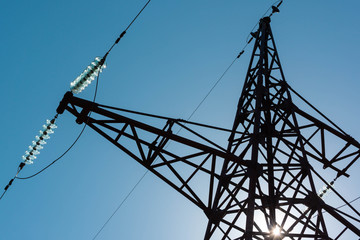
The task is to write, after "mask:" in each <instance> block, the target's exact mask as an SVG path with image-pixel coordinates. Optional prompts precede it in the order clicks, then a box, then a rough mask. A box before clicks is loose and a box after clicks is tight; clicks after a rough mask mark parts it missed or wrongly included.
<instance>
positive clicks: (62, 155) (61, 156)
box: [15, 73, 100, 180]
mask: <svg viewBox="0 0 360 240" xmlns="http://www.w3.org/2000/svg"><path fill="white" fill-rule="evenodd" d="M99 77H100V73H99V75H98V76H97V78H96V85H95V92H94V97H93V101H92V102H93V103H94V102H95V100H96V96H97V92H98V87H99ZM90 115H91V112H90V113H89V116H90ZM86 126H87V122H85V125H84V127H83V128H82V130H81V131H80V133H79V135H78V136H77V138H76V139H75V141H74V142H73V143H72V144H71V145H70V147H69V148H68V149H66V151H65V152H64V153H63V154H61V155H60V156H59V157H58V158H56V159H55V160H54V161H52V162H51V163H50V164H49V165H47V166H46V167H44V168H43V169H41V170H40V171H38V172H37V173H35V174H33V175H30V176H28V177H15V178H17V179H21V180H26V179H30V178H33V177H35V176H37V175H38V174H40V173H42V172H43V171H45V170H46V169H48V168H49V167H50V166H52V165H53V164H54V163H56V162H57V161H59V160H60V159H61V158H63V157H64V156H65V155H66V154H67V153H68V152H69V151H70V150H71V149H72V148H73V147H74V145H75V144H76V143H77V141H78V140H79V139H80V137H81V135H82V134H83V132H84V131H85V128H86Z"/></svg>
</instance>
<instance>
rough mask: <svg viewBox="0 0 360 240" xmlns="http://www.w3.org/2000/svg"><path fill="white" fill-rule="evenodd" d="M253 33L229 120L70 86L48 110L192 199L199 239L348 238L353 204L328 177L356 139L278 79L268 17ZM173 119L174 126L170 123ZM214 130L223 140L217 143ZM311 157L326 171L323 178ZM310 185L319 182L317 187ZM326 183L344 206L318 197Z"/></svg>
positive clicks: (357, 219) (355, 229) (341, 172)
mask: <svg viewBox="0 0 360 240" xmlns="http://www.w3.org/2000/svg"><path fill="white" fill-rule="evenodd" d="M253 37H254V39H255V44H254V49H253V52H252V56H251V60H250V65H249V68H248V71H247V75H246V79H245V84H244V88H243V91H242V94H241V96H240V100H239V103H238V108H237V112H236V116H235V121H234V124H233V127H232V129H231V130H229V129H224V128H220V127H215V126H209V125H206V124H201V123H194V122H189V121H184V120H181V119H173V118H167V117H162V116H156V115H151V114H145V113H140V112H135V111H130V110H125V109H120V108H116V107H111V106H105V105H101V104H98V103H94V102H90V101H87V100H84V99H80V98H77V97H74V96H73V95H72V93H71V92H68V93H66V94H65V96H64V99H63V100H62V101H61V103H60V105H59V107H58V109H57V111H58V113H60V114H61V113H63V112H64V111H65V110H67V111H68V112H70V113H72V114H73V115H74V116H75V117H76V118H77V119H76V121H77V123H79V124H81V123H85V124H87V125H88V126H89V127H91V128H92V129H94V130H95V131H97V132H98V133H99V134H101V135H102V136H103V137H105V138H106V139H107V140H108V141H110V142H111V143H113V144H114V145H115V146H117V147H118V148H120V149H121V150H122V151H123V152H125V153H126V154H128V155H129V156H130V157H131V158H133V159H135V160H136V161H138V162H139V163H140V164H142V165H143V166H144V167H146V168H147V169H148V170H149V171H151V172H152V173H154V174H155V175H156V176H158V177H159V178H161V179H162V180H163V181H165V182H166V183H167V184H169V185H170V186H171V187H173V188H174V189H175V190H176V191H178V192H179V193H180V194H182V195H183V196H185V197H186V198H187V199H189V200H190V201H191V202H193V203H194V204H196V205H197V206H198V207H199V208H201V209H202V210H203V211H204V213H205V215H206V216H207V218H208V219H209V221H208V225H207V228H206V232H205V237H204V239H206V240H207V239H233V240H235V239H239V240H240V239H242V240H250V239H266V240H270V239H272V240H274V239H314V240H315V239H316V240H320V239H323V240H325V239H326V240H330V239H340V238H343V237H344V236H345V234H350V235H349V236H353V237H354V238H353V239H357V238H358V237H359V236H360V230H359V223H360V214H359V212H358V211H357V210H356V209H355V208H354V207H352V206H351V204H350V203H349V202H347V201H346V200H345V199H344V198H343V197H342V196H341V194H339V193H338V192H337V191H336V190H335V189H334V188H333V187H332V185H333V184H334V181H335V180H336V179H337V178H338V177H340V176H347V177H348V174H347V169H348V168H349V167H350V166H351V165H352V164H353V163H354V162H355V161H356V160H357V159H358V158H359V157H360V150H359V149H360V144H359V143H358V142H357V141H355V140H354V139H353V138H351V137H350V136H349V135H347V134H346V133H345V132H343V131H342V130H341V129H340V128H338V127H337V126H336V125H335V124H333V123H332V122H331V121H330V120H329V119H327V118H326V117H325V116H324V115H322V114H321V113H320V112H319V111H317V110H316V109H315V108H314V111H315V112H317V114H318V115H319V116H320V117H321V118H322V120H319V119H318V118H315V117H313V116H312V115H310V114H308V113H306V112H304V111H302V110H301V109H300V108H298V107H297V106H296V105H295V104H294V102H293V100H292V94H294V95H295V96H297V97H298V98H300V99H302V100H303V101H304V102H305V104H308V102H307V101H306V100H305V99H303V98H302V97H301V96H300V95H298V94H297V93H296V92H295V91H294V90H292V89H291V87H290V86H289V85H288V84H287V83H286V81H285V77H284V74H283V71H282V67H281V64H280V60H279V56H278V53H277V50H276V46H275V42H274V38H273V35H272V32H271V28H270V18H269V17H266V18H263V19H261V20H260V23H259V29H258V31H257V32H256V33H254V34H253ZM308 105H309V106H310V107H312V105H310V104H308ZM90 113H91V116H90ZM134 116H137V117H138V118H141V121H138V120H135V119H134ZM148 119H151V120H150V121H151V125H150V124H146V123H145V122H146V121H148ZM157 124H159V126H161V127H156V126H154V125H157ZM179 127H180V129H181V131H182V135H180V133H179V131H178V132H176V133H174V130H175V129H176V128H177V129H179ZM221 134H226V135H227V136H228V144H227V147H223V146H222V145H223V144H221V143H218V142H219V141H220V140H221V137H220V135H221ZM208 135H209V136H210V137H208ZM170 143H171V144H170ZM314 166H317V167H319V166H320V169H321V168H323V169H321V171H328V172H330V173H329V174H330V175H331V174H334V177H335V179H334V180H333V181H330V182H328V181H327V180H326V179H325V178H324V177H323V176H322V174H323V172H320V171H318V170H316V168H315V167H314ZM319 185H321V186H324V185H325V187H324V189H323V190H322V191H321V192H320V193H318V186H319ZM330 190H332V191H333V192H334V194H333V195H335V196H336V198H338V199H340V200H341V201H343V202H344V203H345V205H346V209H345V210H344V211H341V210H340V209H336V208H333V207H331V206H330V205H328V204H327V203H325V201H324V199H323V197H324V195H325V194H326V193H327V192H328V191H330Z"/></svg>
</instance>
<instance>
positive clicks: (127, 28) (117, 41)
mask: <svg viewBox="0 0 360 240" xmlns="http://www.w3.org/2000/svg"><path fill="white" fill-rule="evenodd" d="M150 2H151V0H148V1H147V3H146V4H145V5H144V6H143V8H142V9H141V10H140V11H139V12H138V14H137V15H136V16H135V17H134V18H133V20H132V21H131V22H130V23H129V25H128V26H127V27H126V28H125V30H124V31H123V32H122V33H121V34H120V36H119V37H118V38H117V39H116V41H115V42H114V43H113V45H112V46H111V47H110V49H109V50H108V51H107V52H106V54H105V56H104V57H106V56H107V55H108V54H109V53H110V52H111V50H112V49H113V48H114V46H115V45H116V44H118V43H119V41H120V40H121V38H122V37H123V36H124V35H125V34H126V31H127V30H129V28H130V27H131V25H132V24H133V23H134V22H135V20H136V19H137V18H138V17H139V16H140V14H141V13H142V11H144V9H145V8H146V7H147V5H148V4H149V3H150Z"/></svg>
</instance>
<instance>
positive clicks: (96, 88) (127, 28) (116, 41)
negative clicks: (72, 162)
mask: <svg viewBox="0 0 360 240" xmlns="http://www.w3.org/2000/svg"><path fill="white" fill-rule="evenodd" d="M150 1H151V0H148V1H147V2H146V4H145V5H144V6H143V8H142V9H141V10H140V11H139V12H138V13H137V15H136V16H135V17H134V18H133V19H132V21H131V22H130V23H129V24H128V26H127V27H126V28H125V30H124V31H123V32H122V33H121V34H120V36H119V37H118V38H117V39H116V40H115V42H114V44H113V45H112V46H111V47H110V49H109V50H108V51H107V52H106V53H105V55H104V57H103V59H104V61H105V59H106V58H107V56H108V54H109V53H110V52H111V50H112V49H113V48H114V46H115V45H116V44H118V43H119V41H120V40H121V38H123V37H124V35H125V34H126V31H127V30H129V28H130V27H131V25H132V24H133V23H134V22H135V20H136V19H137V18H138V17H139V16H140V14H141V13H142V11H143V10H144V9H145V8H146V7H147V5H148V4H149V3H150ZM104 61H103V63H102V65H103V64H104ZM100 67H101V66H100ZM99 76H100V73H99V75H98V76H97V80H96V87H95V93H94V98H93V102H95V100H96V95H97V90H98V83H99ZM90 114H91V112H90V113H89V116H90ZM86 126H87V124H86V123H85V125H84V127H83V129H82V130H81V132H80V133H79V135H78V137H77V138H76V139H75V141H74V142H73V143H72V144H71V145H70V147H69V148H68V149H67V150H66V151H65V152H64V153H63V154H61V155H60V156H59V157H58V158H56V159H55V160H54V161H53V162H51V163H50V164H49V165H47V166H46V167H44V168H43V169H41V170H40V171H38V172H37V173H35V174H33V175H31V176H28V177H17V175H16V177H15V178H17V179H22V180H25V179H29V178H32V177H35V176H36V175H38V174H40V173H41V172H43V171H45V170H46V169H47V168H49V167H50V166H52V165H53V164H54V163H55V162H57V161H59V160H60V159H61V158H62V157H64V156H65V155H66V154H67V153H68V152H69V151H70V149H71V148H72V147H73V146H74V145H75V144H76V143H77V141H78V140H79V138H80V137H81V135H82V134H83V132H84V130H85V128H86ZM17 174H18V173H17ZM3 195H4V194H3ZM0 199H1V198H0Z"/></svg>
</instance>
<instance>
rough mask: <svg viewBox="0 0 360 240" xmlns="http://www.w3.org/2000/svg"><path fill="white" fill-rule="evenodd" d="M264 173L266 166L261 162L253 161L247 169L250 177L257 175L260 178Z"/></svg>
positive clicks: (247, 174)
mask: <svg viewBox="0 0 360 240" xmlns="http://www.w3.org/2000/svg"><path fill="white" fill-rule="evenodd" d="M263 173H264V168H263V166H262V165H261V164H260V163H251V162H250V164H249V166H248V169H247V171H246V176H247V177H249V178H252V177H256V178H259V177H260V176H262V175H263Z"/></svg>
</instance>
